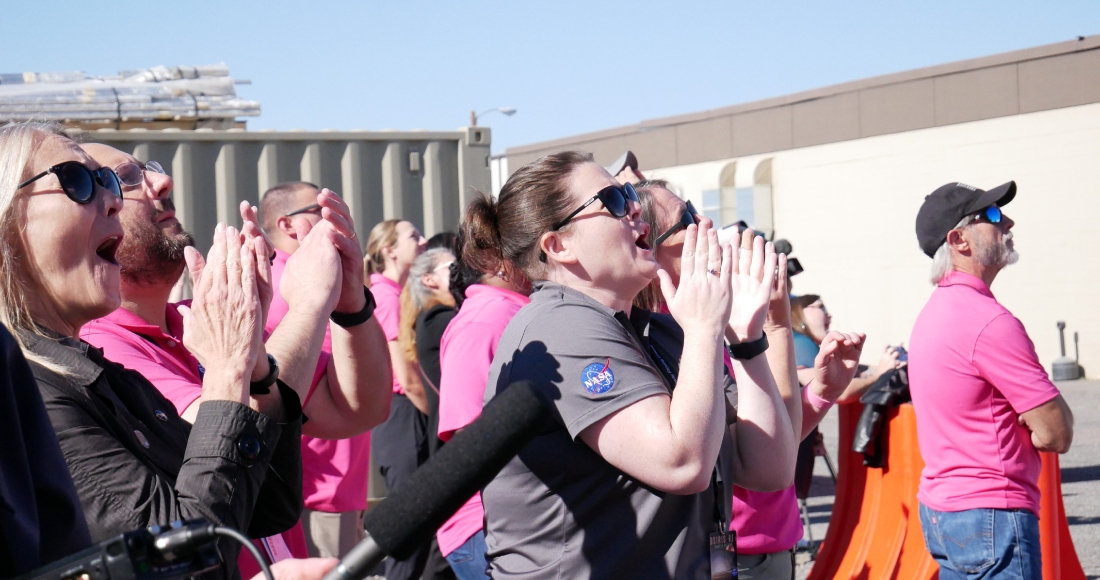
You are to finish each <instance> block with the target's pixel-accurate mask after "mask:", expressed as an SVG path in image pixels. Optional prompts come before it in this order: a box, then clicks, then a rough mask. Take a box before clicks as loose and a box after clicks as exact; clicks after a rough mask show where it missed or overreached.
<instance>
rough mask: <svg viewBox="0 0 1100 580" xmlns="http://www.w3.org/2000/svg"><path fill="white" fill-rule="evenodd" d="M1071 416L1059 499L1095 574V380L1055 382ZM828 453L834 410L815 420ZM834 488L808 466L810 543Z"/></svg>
mask: <svg viewBox="0 0 1100 580" xmlns="http://www.w3.org/2000/svg"><path fill="white" fill-rule="evenodd" d="M1057 384H1058V388H1059V389H1060V390H1061V391H1062V396H1064V397H1065V398H1066V401H1067V402H1068V403H1069V406H1070V408H1071V409H1072V410H1073V415H1074V420H1075V423H1074V430H1073V446H1072V447H1071V448H1070V451H1069V453H1066V454H1065V455H1063V456H1062V457H1061V466H1062V501H1063V503H1064V505H1065V510H1066V520H1067V521H1068V522H1069V530H1070V535H1071V536H1072V537H1073V545H1074V547H1075V549H1076V550H1077V558H1078V559H1079V560H1080V561H1081V566H1082V568H1084V570H1085V575H1086V576H1087V577H1088V578H1090V579H1091V578H1096V579H1100V380H1081V381H1068V382H1062V383H1057ZM821 432H822V433H823V434H824V435H825V445H826V447H827V448H828V450H829V454H830V455H831V456H832V457H833V458H834V463H835V458H836V456H837V413H836V412H832V413H829V414H828V415H827V416H826V417H825V420H824V421H822V423H821ZM835 493H836V487H835V486H834V485H833V480H832V478H831V477H829V471H828V469H827V468H826V466H825V462H824V461H823V460H822V459H818V460H817V463H816V465H815V466H814V483H813V487H812V488H811V489H810V499H809V501H808V502H807V503H808V504H809V513H810V522H811V526H810V532H811V534H810V535H812V537H813V539H814V542H815V544H816V543H820V542H821V540H822V539H824V538H825V534H826V532H827V531H828V527H829V516H830V515H831V514H832V509H833V501H834V494H835ZM796 561H797V563H798V569H797V571H796V574H795V577H796V578H797V579H798V580H804V579H805V578H806V576H807V575H808V574H809V573H810V569H811V568H812V566H813V560H812V559H811V556H810V552H809V551H806V550H804V551H800V552H799V553H798V554H797V557H796Z"/></svg>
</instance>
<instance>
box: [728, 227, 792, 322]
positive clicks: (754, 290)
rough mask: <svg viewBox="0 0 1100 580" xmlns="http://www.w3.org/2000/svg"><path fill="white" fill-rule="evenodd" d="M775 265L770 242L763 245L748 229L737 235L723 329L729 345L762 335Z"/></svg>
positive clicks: (773, 248)
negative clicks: (729, 301)
mask: <svg viewBox="0 0 1100 580" xmlns="http://www.w3.org/2000/svg"><path fill="white" fill-rule="evenodd" d="M776 264H777V258H776V255H775V246H773V245H772V243H771V242H765V241H764V238H762V237H759V236H756V235H755V232H753V231H752V230H751V229H747V230H745V231H744V233H742V234H741V247H740V249H739V250H738V260H737V272H736V273H735V274H734V275H733V276H732V290H733V308H732V309H731V311H730V316H729V319H728V320H729V326H728V327H727V329H726V340H728V341H729V342H730V344H738V343H742V342H752V341H754V340H757V339H759V338H760V337H761V335H763V333H764V319H765V317H766V316H767V313H768V305H769V304H770V303H771V298H772V294H773V287H774V285H775V275H776ZM788 317H789V314H788Z"/></svg>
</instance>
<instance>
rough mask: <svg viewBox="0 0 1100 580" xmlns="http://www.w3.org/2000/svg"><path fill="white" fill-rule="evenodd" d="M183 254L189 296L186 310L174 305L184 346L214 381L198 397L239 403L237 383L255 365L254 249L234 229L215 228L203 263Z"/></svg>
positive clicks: (258, 331) (258, 310)
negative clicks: (179, 316) (191, 292)
mask: <svg viewBox="0 0 1100 580" xmlns="http://www.w3.org/2000/svg"><path fill="white" fill-rule="evenodd" d="M184 255H185V258H186V260H187V267H188V270H189V271H190V274H191V282H192V285H193V288H194V292H195V298H194V300H193V301H192V302H191V306H190V308H188V307H186V306H181V307H180V313H181V314H182V315H183V325H184V345H185V346H186V347H187V349H188V350H189V351H190V352H191V353H192V354H193V355H194V356H195V358H196V359H198V361H199V362H200V363H202V364H203V366H204V367H205V368H206V377H210V376H214V377H217V380H213V381H207V380H205V377H204V381H203V396H204V397H207V398H210V399H226V400H233V401H238V402H241V403H245V402H246V401H247V400H248V390H247V388H245V386H246V383H245V382H243V381H244V379H245V378H247V377H248V376H249V373H250V372H251V370H252V368H253V367H254V366H255V364H256V359H257V357H258V356H259V352H260V348H261V345H262V338H263V322H262V317H263V314H262V310H263V309H262V306H261V304H260V296H259V288H258V282H257V274H256V272H257V269H256V256H255V253H254V247H252V246H250V245H249V244H245V243H244V240H243V237H242V236H241V234H240V232H239V231H238V230H237V229H236V228H232V227H226V225H225V224H218V226H217V228H215V230H214V243H213V246H212V247H211V249H210V254H209V257H208V259H207V260H206V261H205V262H204V261H203V259H202V256H201V255H200V254H199V252H198V251H197V250H195V249H194V248H190V247H189V248H187V250H185V254H184ZM221 379H225V380H221ZM238 379H240V380H238ZM208 385H210V387H209V389H212V391H211V392H207V391H208Z"/></svg>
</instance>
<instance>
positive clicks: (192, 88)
mask: <svg viewBox="0 0 1100 580" xmlns="http://www.w3.org/2000/svg"><path fill="white" fill-rule="evenodd" d="M234 84H244V82H240V83H235V82H234V81H233V79H232V78H230V77H229V68H228V67H226V65H224V64H216V65H206V66H179V67H165V66H156V67H152V68H148V69H140V70H129V71H122V72H120V73H119V74H118V75H114V76H98V77H97V76H92V75H88V74H85V73H83V72H79V71H74V72H62V73H34V72H29V73H16V74H0V122H3V121H22V120H30V119H37V120H50V121H61V122H66V121H70V122H73V121H75V122H94V121H104V122H123V121H126V122H130V121H138V122H141V121H199V120H230V121H231V120H234V119H236V118H237V117H255V116H258V115H259V114H260V103H258V102H256V101H250V100H247V99H242V98H240V97H238V96H237V93H236V91H235V90H234Z"/></svg>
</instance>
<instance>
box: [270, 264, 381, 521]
mask: <svg viewBox="0 0 1100 580" xmlns="http://www.w3.org/2000/svg"><path fill="white" fill-rule="evenodd" d="M289 258H290V254H288V253H286V252H283V251H280V250H276V251H275V263H274V264H272V266H271V278H272V284H273V285H274V286H275V287H278V286H279V284H280V283H281V282H282V279H283V271H284V270H285V268H286V262H287V259H289ZM289 310H290V306H289V305H288V304H287V303H286V300H283V297H282V294H281V293H278V292H277V293H276V294H275V297H274V298H272V299H271V307H270V308H269V309H268V314H267V329H266V330H267V331H268V332H271V331H273V330H274V329H275V327H276V326H278V324H279V322H281V321H282V319H283V317H285V316H286V313H287V312H288V311H289ZM331 357H332V335H331V333H330V332H329V331H328V330H327V329H326V330H325V341H324V343H323V344H322V346H321V358H320V360H319V361H318V362H317V370H316V372H315V373H314V375H313V384H312V385H310V388H309V390H310V395H311V396H312V394H313V390H314V389H316V388H317V383H318V382H319V381H320V380H321V377H322V376H324V374H325V371H326V370H327V369H328V361H329V359H330V358H331ZM303 406H305V403H303ZM312 419H313V420H314V421H323V420H324V417H312ZM369 473H370V432H367V433H363V434H362V435H357V436H355V437H352V438H350V439H338V440H330V439H316V438H314V437H310V436H308V435H303V436H302V496H303V498H304V500H305V502H304V503H305V507H306V508H308V509H311V510H316V511H321V512H328V513H343V512H349V511H358V510H364V509H367V479H368V476H369Z"/></svg>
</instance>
